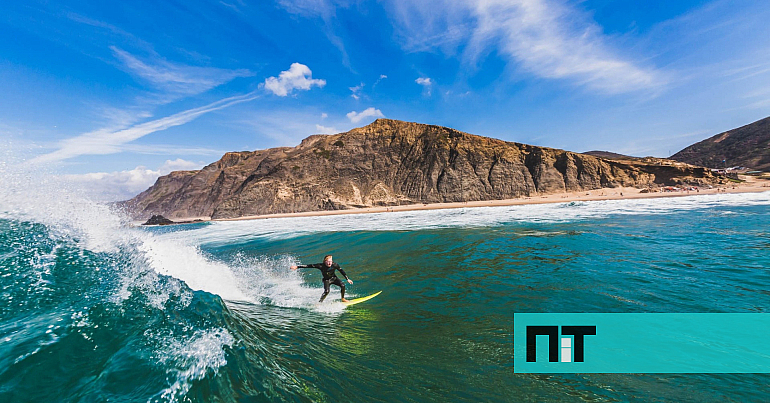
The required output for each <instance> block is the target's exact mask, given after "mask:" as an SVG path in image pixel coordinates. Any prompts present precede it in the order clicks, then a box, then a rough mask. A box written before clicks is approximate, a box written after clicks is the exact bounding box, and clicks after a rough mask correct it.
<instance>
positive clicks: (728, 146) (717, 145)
mask: <svg viewBox="0 0 770 403" xmlns="http://www.w3.org/2000/svg"><path fill="white" fill-rule="evenodd" d="M671 159H673V160H677V161H682V162H686V163H689V164H695V165H702V166H706V167H709V168H725V165H727V166H738V165H740V166H745V167H749V168H753V169H758V170H762V171H770V117H769V118H764V119H762V120H759V121H756V122H754V123H751V124H748V125H746V126H742V127H739V128H737V129H733V130H729V131H726V132H724V133H719V134H717V135H715V136H713V137H710V138H707V139H706V140H703V141H701V142H699V143H695V144H693V145H691V146H689V147H687V148H685V149H683V150H682V151H679V152H678V153H676V154H674V155H672V156H671ZM722 161H724V162H722Z"/></svg>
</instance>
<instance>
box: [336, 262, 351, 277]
mask: <svg viewBox="0 0 770 403" xmlns="http://www.w3.org/2000/svg"><path fill="white" fill-rule="evenodd" d="M337 270H339V272H340V273H342V275H343V276H345V280H350V279H349V278H348V274H347V273H345V270H342V267H340V266H339V265H337Z"/></svg>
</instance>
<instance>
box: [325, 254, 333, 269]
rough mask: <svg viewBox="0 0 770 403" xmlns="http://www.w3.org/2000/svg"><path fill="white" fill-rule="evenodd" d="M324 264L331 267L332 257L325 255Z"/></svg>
mask: <svg viewBox="0 0 770 403" xmlns="http://www.w3.org/2000/svg"><path fill="white" fill-rule="evenodd" d="M324 264H325V265H327V266H331V265H332V255H326V256H324Z"/></svg>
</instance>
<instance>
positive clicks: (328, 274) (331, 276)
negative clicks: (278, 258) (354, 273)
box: [291, 255, 353, 302]
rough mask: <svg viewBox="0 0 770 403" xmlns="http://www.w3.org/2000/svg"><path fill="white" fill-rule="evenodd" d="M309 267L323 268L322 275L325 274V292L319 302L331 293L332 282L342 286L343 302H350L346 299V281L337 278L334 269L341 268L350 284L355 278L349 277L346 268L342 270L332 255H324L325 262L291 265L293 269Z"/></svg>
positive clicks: (340, 270)
mask: <svg viewBox="0 0 770 403" xmlns="http://www.w3.org/2000/svg"><path fill="white" fill-rule="evenodd" d="M309 268H313V269H318V270H321V275H323V282H324V293H323V294H322V295H321V299H320V300H319V301H318V302H323V301H324V299H325V298H326V296H327V295H329V289H330V286H331V285H332V284H334V285H336V286H337V287H340V294H341V296H342V302H348V300H346V299H345V283H343V282H342V281H341V280H340V279H339V278H337V275H336V274H335V273H334V271H335V270H339V272H340V273H342V275H343V276H344V277H345V280H347V281H348V283H350V284H353V280H351V279H349V278H348V275H347V274H346V273H345V270H342V268H341V267H340V265H338V264H337V263H334V262H333V261H332V255H326V256H324V261H323V263H316V264H303V265H299V266H291V269H292V270H297V269H309Z"/></svg>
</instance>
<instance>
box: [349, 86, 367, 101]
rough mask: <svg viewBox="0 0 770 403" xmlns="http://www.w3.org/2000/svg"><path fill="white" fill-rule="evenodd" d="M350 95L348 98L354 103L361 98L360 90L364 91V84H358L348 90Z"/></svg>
mask: <svg viewBox="0 0 770 403" xmlns="http://www.w3.org/2000/svg"><path fill="white" fill-rule="evenodd" d="M348 89H349V90H350V92H352V94H350V96H351V97H352V98H353V99H355V100H356V101H357V100H359V99H360V98H361V90H362V89H364V83H361V84H358V85H356V86H355V87H349V88H348Z"/></svg>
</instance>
